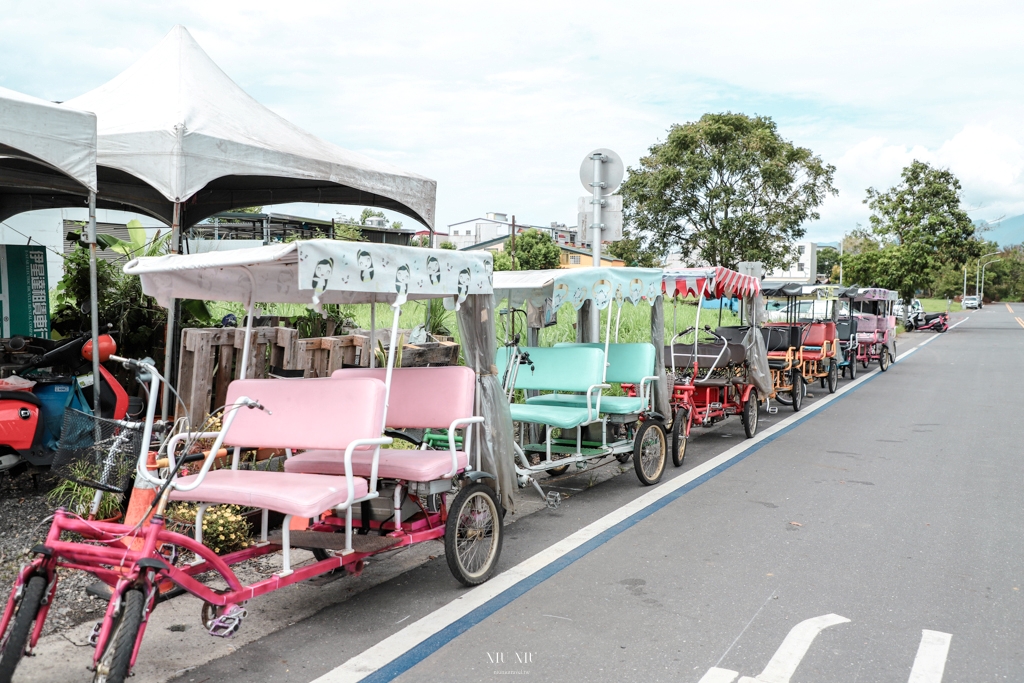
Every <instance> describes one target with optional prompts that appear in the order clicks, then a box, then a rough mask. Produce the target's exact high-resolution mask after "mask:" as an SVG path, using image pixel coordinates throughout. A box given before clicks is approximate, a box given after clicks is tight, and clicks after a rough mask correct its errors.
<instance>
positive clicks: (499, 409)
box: [438, 294, 518, 511]
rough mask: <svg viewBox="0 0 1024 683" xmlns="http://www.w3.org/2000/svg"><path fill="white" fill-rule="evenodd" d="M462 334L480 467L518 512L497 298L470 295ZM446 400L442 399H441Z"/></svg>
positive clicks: (461, 319)
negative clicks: (499, 363) (471, 376)
mask: <svg viewBox="0 0 1024 683" xmlns="http://www.w3.org/2000/svg"><path fill="white" fill-rule="evenodd" d="M458 322H459V333H460V337H461V341H462V350H463V354H464V355H465V359H466V366H467V367H470V368H472V369H473V370H474V371H475V372H476V406H477V413H476V414H477V415H480V416H482V417H483V418H484V422H483V423H482V424H477V425H473V429H474V433H473V437H474V438H473V443H475V444H477V448H479V449H480V462H481V467H482V468H483V470H484V471H485V472H490V473H491V474H494V475H495V476H496V477H497V481H491V480H487V479H485V480H483V481H484V483H487V484H492V485H493V486H494V488H495V490H496V491H497V493H498V497H499V500H501V504H502V506H504V507H505V509H506V510H509V511H514V510H515V497H514V494H515V491H516V489H517V488H518V487H517V484H516V477H515V463H514V461H513V458H514V457H515V455H514V449H513V445H512V413H511V411H510V410H509V406H508V401H507V399H506V398H505V394H504V392H503V391H502V390H501V382H500V381H499V379H498V368H497V367H496V366H495V364H494V363H495V349H496V348H497V346H498V342H497V335H496V332H495V325H494V295H493V294H470V295H469V296H468V297H466V300H465V301H463V302H462V306H461V307H460V308H459V312H458ZM438 399H439V400H443V397H438Z"/></svg>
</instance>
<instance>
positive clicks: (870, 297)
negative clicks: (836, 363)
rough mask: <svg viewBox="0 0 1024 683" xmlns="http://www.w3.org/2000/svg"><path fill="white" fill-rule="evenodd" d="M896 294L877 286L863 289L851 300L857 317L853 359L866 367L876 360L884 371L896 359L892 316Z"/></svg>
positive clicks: (894, 322)
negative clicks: (855, 357) (855, 344)
mask: <svg viewBox="0 0 1024 683" xmlns="http://www.w3.org/2000/svg"><path fill="white" fill-rule="evenodd" d="M898 298H899V297H898V294H897V293H896V292H893V291H891V290H888V289H882V288H880V287H870V288H864V289H861V290H859V291H858V292H857V295H856V297H855V298H854V300H853V308H854V315H855V316H856V317H857V321H858V322H857V362H858V363H860V364H861V367H863V368H865V369H866V368H867V367H868V365H869V364H870V363H872V362H874V361H878V368H879V369H880V370H881V371H882V372H885V371H886V370H888V369H889V364H890V363H891V362H892V361H893V360H895V359H896V315H895V313H894V312H893V307H894V306H895V305H896V300H897V299H898Z"/></svg>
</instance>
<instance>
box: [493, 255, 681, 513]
mask: <svg viewBox="0 0 1024 683" xmlns="http://www.w3.org/2000/svg"><path fill="white" fill-rule="evenodd" d="M494 294H495V298H496V299H498V300H499V301H500V300H501V299H505V300H506V301H507V307H506V308H504V309H502V313H503V314H504V315H505V316H506V317H505V331H506V335H505V340H504V345H503V346H501V347H500V348H499V349H498V353H497V360H496V368H497V371H498V373H499V374H500V375H501V381H502V386H503V387H504V389H505V392H506V395H507V397H508V398H509V401H510V403H511V412H512V420H513V422H515V423H516V424H517V430H516V433H517V439H516V446H515V449H516V473H517V475H518V476H519V483H520V486H531V485H532V486H533V487H534V488H535V489H536V490H537V491H538V492H539V493H540V494H541V495H542V496H543V497H545V499H546V500H547V502H548V505H549V506H552V507H555V506H557V504H558V502H559V501H560V496H559V494H558V493H557V492H555V491H548V492H545V491H544V490H543V488H542V487H541V485H540V483H539V482H538V480H537V477H538V475H540V474H541V473H546V474H547V475H548V476H557V475H560V474H563V473H565V472H567V471H569V470H571V469H575V470H577V471H579V470H583V469H586V468H587V467H591V466H593V465H595V464H598V463H600V462H602V461H606V459H610V458H617V459H618V460H619V461H620V462H623V463H625V462H628V461H629V460H630V459H632V461H633V467H634V469H635V471H636V474H637V478H638V479H639V480H640V482H641V483H643V484H644V485H647V486H651V485H654V484H657V483H658V482H659V481H660V480H661V476H662V474H663V473H664V471H665V459H666V454H667V453H668V447H667V437H666V415H669V414H670V413H669V411H668V394H667V390H666V387H667V384H666V379H665V370H664V362H663V358H661V356H662V354H663V353H664V350H663V346H664V344H663V342H664V310H663V307H662V272H661V270H659V269H654V268H572V269H560V270H541V271H503V272H497V273H495V274H494ZM566 303H569V304H571V306H572V312H573V313H574V314H575V316H576V325H575V340H574V341H573V340H568V339H561V340H555V341H554V343H553V345H551V346H541V345H540V343H539V342H540V339H541V336H542V335H541V330H542V329H544V328H545V327H551V326H553V325H557V316H558V314H559V309H562V315H565V314H566V312H567V310H566V309H567V308H568V307H564V308H563V304H566ZM624 306H632V307H639V308H642V309H646V311H647V312H649V313H650V329H649V333H648V331H647V330H644V332H643V334H642V336H643V339H642V340H637V339H629V340H627V339H626V338H625V334H623V333H622V330H621V322H622V310H623V307H624ZM602 314H603V317H604V320H601V318H602ZM630 318H631V319H633V320H635V318H636V316H635V315H633V316H630ZM645 318H646V316H645ZM558 329H562V330H563V331H564V330H566V329H567V328H566V327H565V326H564V325H563V326H562V327H560V328H558ZM524 333H525V339H524ZM630 334H631V336H633V337H636V336H638V335H637V334H636V329H635V324H634V325H632V326H630ZM544 336H545V337H551V336H557V333H556V334H555V335H552V334H547V335H544ZM545 341H547V342H548V343H551V341H552V340H551V339H546V340H545ZM524 342H525V343H524ZM623 384H625V385H627V386H628V385H632V386H633V387H634V391H633V393H635V395H633V396H628V395H626V392H625V391H623V390H622V388H621V385H623Z"/></svg>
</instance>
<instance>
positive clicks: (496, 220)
mask: <svg viewBox="0 0 1024 683" xmlns="http://www.w3.org/2000/svg"><path fill="white" fill-rule="evenodd" d="M530 229H537V230H542V231H544V232H546V233H548V234H550V235H551V238H552V239H554V240H555V242H557V243H558V244H567V245H574V244H576V243H577V242H576V228H575V227H571V228H567V227H566V226H565V225H564V224H562V223H552V224H551V225H529V224H527V223H520V222H519V221H516V233H517V234H518V233H520V232H524V231H526V230H530ZM511 234H512V221H510V220H509V219H508V214H504V213H493V212H492V213H487V214H485V215H484V217H483V218H473V219H471V220H468V221H461V222H459V223H451V224H450V225H449V226H448V240H449V241H450V242H452V243H454V244H455V247H456V248H457V249H465V248H466V247H471V246H473V245H475V244H479V243H481V242H490V241H491V240H496V239H498V238H501V237H509V236H510V235H511Z"/></svg>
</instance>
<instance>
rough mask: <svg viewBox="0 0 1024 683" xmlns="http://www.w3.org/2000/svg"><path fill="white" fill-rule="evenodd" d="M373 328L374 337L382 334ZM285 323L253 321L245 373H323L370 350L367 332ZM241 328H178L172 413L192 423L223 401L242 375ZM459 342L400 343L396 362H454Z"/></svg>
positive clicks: (352, 363) (357, 361)
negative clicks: (335, 332)
mask: <svg viewBox="0 0 1024 683" xmlns="http://www.w3.org/2000/svg"><path fill="white" fill-rule="evenodd" d="M384 332H387V331H378V333H377V339H383V340H386V339H387V336H386V335H384V334H383V333H384ZM298 336H299V335H298V330H295V329H293V328H288V327H255V328H253V330H252V347H251V353H250V358H249V362H248V366H249V367H248V370H247V372H246V377H253V378H265V377H268V376H269V375H270V373H271V369H272V368H276V369H278V370H284V371H292V372H298V371H300V370H301V371H302V376H303V377H329V376H330V375H331V373H332V372H334V371H335V370H338V369H339V368H343V367H369V366H370V357H371V355H372V350H371V348H370V337H369V335H368V334H347V335H342V336H332V337H314V338H310V339H299V338H298ZM244 345H245V330H244V329H237V328H233V327H225V328H213V329H200V328H188V329H185V330H182V333H181V356H180V361H179V363H178V387H177V389H178V394H179V395H180V396H181V399H182V401H183V402H184V403H185V405H186V406H188V412H187V413H186V412H185V409H184V408H183V407H182V405H181V403H178V402H176V403H175V405H176V408H175V411H174V412H175V416H176V417H182V416H183V415H186V414H187V415H188V418H189V421H190V422H191V423H192V427H193V428H198V426H199V425H200V424H201V422H202V421H203V420H204V419H205V418H206V416H207V415H208V414H209V413H210V412H211V411H213V410H215V409H217V408H219V407H221V406H223V405H224V403H225V401H226V400H227V393H228V384H230V383H231V380H233V379H238V378H239V377H241V376H242V367H241V365H242V350H243V347H244ZM458 361H459V345H458V344H456V343H454V342H452V341H448V340H445V341H440V342H428V343H423V344H403V345H402V365H401V366H402V367H423V366H427V365H455V364H456V363H458Z"/></svg>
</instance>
